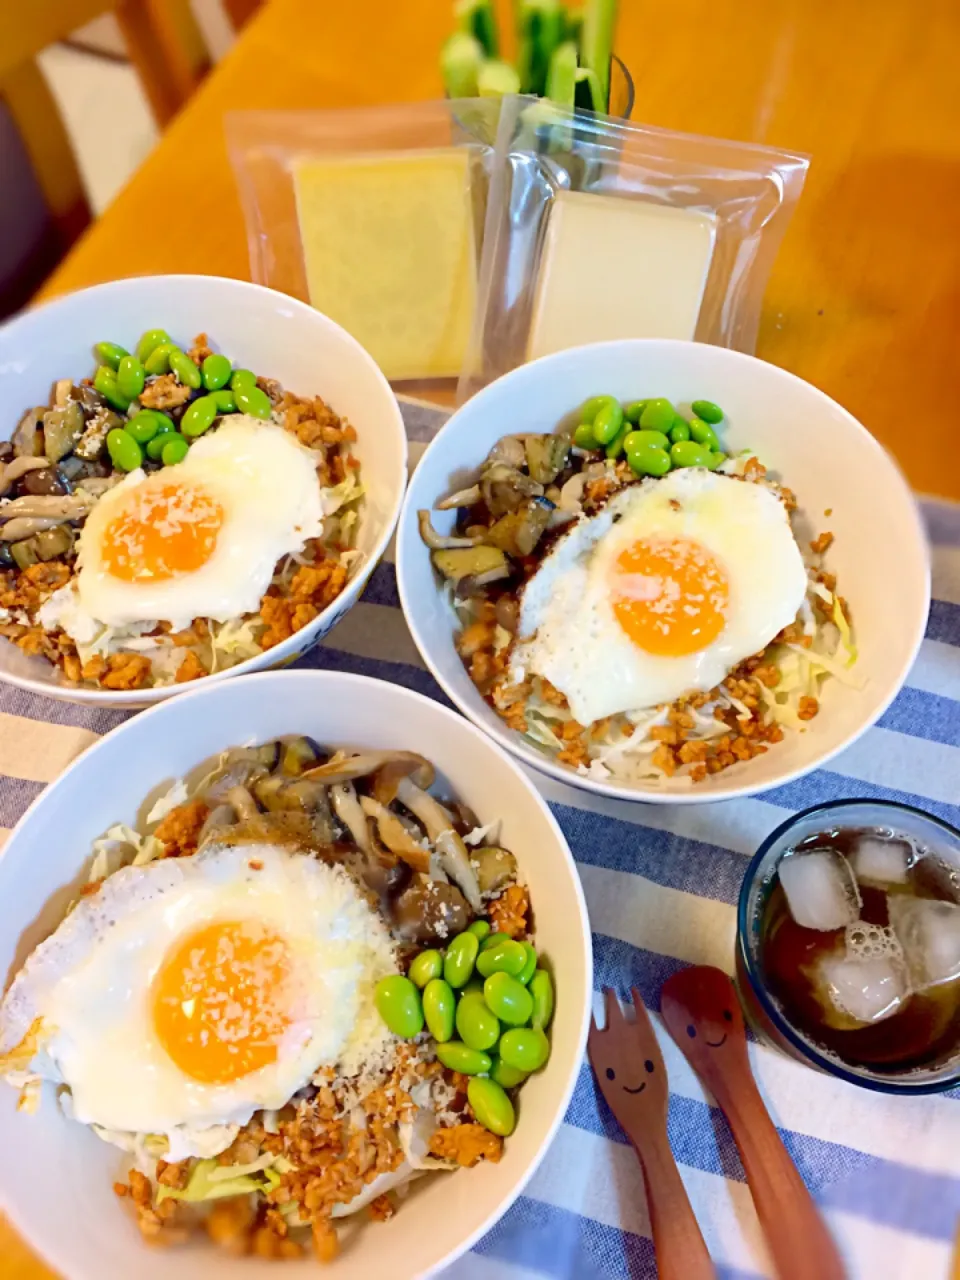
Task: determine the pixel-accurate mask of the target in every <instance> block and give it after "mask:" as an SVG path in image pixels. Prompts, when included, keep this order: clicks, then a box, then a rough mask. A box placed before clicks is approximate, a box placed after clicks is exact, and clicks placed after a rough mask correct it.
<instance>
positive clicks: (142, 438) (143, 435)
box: [123, 409, 160, 444]
mask: <svg viewBox="0 0 960 1280" xmlns="http://www.w3.org/2000/svg"><path fill="white" fill-rule="evenodd" d="M123 425H124V428H125V429H126V430H127V431H129V432H130V434H131V435H132V436H133V438H134V440H136V442H137V444H146V443H147V441H148V440H152V439H153V437H154V436H155V435H156V434H157V432H158V431H159V430H160V423H159V422H158V421H157V418H156V415H155V414H153V413H152V412H151V411H150V410H149V409H141V410H140V412H139V413H135V414H134V415H133V417H132V418H130V419H129V420H128V421H127V422H125V423H124V424H123Z"/></svg>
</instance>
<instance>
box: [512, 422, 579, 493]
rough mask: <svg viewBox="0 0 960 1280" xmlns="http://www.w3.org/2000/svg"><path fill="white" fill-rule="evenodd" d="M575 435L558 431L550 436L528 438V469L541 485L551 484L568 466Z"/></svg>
mask: <svg viewBox="0 0 960 1280" xmlns="http://www.w3.org/2000/svg"><path fill="white" fill-rule="evenodd" d="M572 442H573V433H572V432H570V431H558V432H556V433H553V434H550V435H543V436H527V438H526V439H525V441H524V448H525V450H526V455H527V469H528V470H529V472H530V474H531V476H532V477H533V479H534V480H536V481H538V483H540V484H550V483H551V482H552V481H554V480H556V478H557V476H558V475H559V474H560V472H561V471H562V470H563V468H564V467H565V466H566V465H567V458H568V457H569V456H570V445H571V443H572Z"/></svg>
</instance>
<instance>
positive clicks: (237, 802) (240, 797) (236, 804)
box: [223, 786, 260, 822]
mask: <svg viewBox="0 0 960 1280" xmlns="http://www.w3.org/2000/svg"><path fill="white" fill-rule="evenodd" d="M223 798H224V800H225V801H226V802H227V804H229V805H232V806H233V808H234V810H235V811H236V814H237V817H238V818H239V819H240V821H241V822H255V821H256V820H257V819H258V818H259V817H260V810H259V809H258V808H257V802H256V800H254V798H253V796H252V795H251V794H250V792H249V791H248V790H247V788H246V787H241V786H235V787H231V788H230V790H229V791H228V792H227V793H226V795H225V796H224V797H223Z"/></svg>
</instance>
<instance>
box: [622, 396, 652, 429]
mask: <svg viewBox="0 0 960 1280" xmlns="http://www.w3.org/2000/svg"><path fill="white" fill-rule="evenodd" d="M646 407H647V402H646V400H631V401H630V403H629V404H628V405H625V406H624V410H623V416H624V417H625V418H626V420H627V421H628V422H632V423H633V425H634V426H636V425H637V423H638V422H639V421H640V415H641V414H642V413H643V411H644V409H645V408H646Z"/></svg>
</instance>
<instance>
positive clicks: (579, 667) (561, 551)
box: [511, 469, 807, 724]
mask: <svg viewBox="0 0 960 1280" xmlns="http://www.w3.org/2000/svg"><path fill="white" fill-rule="evenodd" d="M806 587H807V575H806V570H805V568H804V564H803V558H802V556H801V554H800V549H799V547H798V546H797V543H796V539H795V538H794V536H793V532H792V530H791V528H790V522H789V519H788V516H787V512H786V510H785V509H784V507H783V504H782V503H781V502H780V501H779V500H778V499H777V497H776V495H775V494H774V493H772V492H771V491H770V490H769V489H767V488H765V487H764V486H762V485H757V484H748V483H744V482H743V481H740V480H736V479H734V478H733V477H731V476H724V475H717V474H715V473H711V472H709V471H704V470H702V469H683V470H678V471H672V472H670V473H669V474H668V475H667V476H665V477H664V478H663V479H662V480H650V481H646V482H644V483H643V484H640V485H633V486H630V487H629V488H626V489H623V490H621V491H620V492H619V493H616V494H615V495H614V496H613V497H612V498H611V499H610V501H609V502H608V503H607V504H606V506H605V507H604V508H603V510H601V511H600V512H598V513H597V514H596V515H594V516H585V517H583V518H581V519H580V520H579V521H578V522H577V523H576V524H575V525H574V526H573V527H572V528H571V529H570V530H569V532H567V533H566V534H565V535H564V536H563V537H562V538H561V539H560V540H559V541H558V542H557V543H556V544H555V545H554V547H553V548H552V549H551V550H550V552H549V553H548V555H547V556H546V557H545V558H544V560H543V562H542V564H541V565H540V567H539V568H538V569H537V571H536V573H534V574H533V576H532V577H531V578H530V579H529V581H528V582H527V583H526V585H525V587H524V590H523V596H522V600H521V606H520V621H519V629H518V643H517V644H516V645H515V646H514V649H513V652H512V655H511V669H512V673H513V675H514V677H515V678H516V679H522V678H524V677H525V676H530V675H532V674H536V675H539V676H543V677H545V678H546V679H547V680H549V681H550V683H551V684H553V685H554V686H555V687H556V688H557V689H559V690H560V691H561V693H563V694H564V695H565V696H566V698H567V701H568V702H569V704H570V710H571V712H572V714H573V716H574V718H575V719H576V720H578V721H579V722H580V723H581V724H591V723H593V722H594V721H596V720H600V719H602V718H603V717H604V716H609V715H615V714H617V713H619V712H625V711H637V710H641V709H643V708H647V707H653V706H659V705H661V704H664V703H669V702H673V701H674V700H675V699H676V698H678V697H680V696H681V695H682V694H685V693H689V692H692V691H696V690H699V691H704V690H708V689H712V688H714V687H715V686H716V685H717V684H719V683H720V682H721V681H722V680H723V678H724V677H725V676H726V675H727V674H728V673H729V672H730V671H731V670H732V669H733V668H734V667H736V666H737V665H738V663H740V662H742V661H743V659H744V658H748V657H750V656H751V655H753V654H755V653H759V652H760V651H761V650H762V649H763V648H764V647H765V646H766V645H767V644H769V642H770V641H771V640H772V639H773V638H774V636H776V635H777V633H778V632H779V631H781V630H782V629H783V628H784V627H785V626H787V625H788V624H789V623H791V622H793V621H794V619H795V618H796V616H797V611H798V610H799V608H800V606H801V604H802V602H803V598H804V595H805V593H806Z"/></svg>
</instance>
